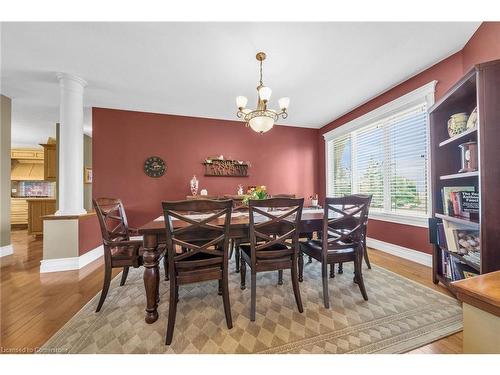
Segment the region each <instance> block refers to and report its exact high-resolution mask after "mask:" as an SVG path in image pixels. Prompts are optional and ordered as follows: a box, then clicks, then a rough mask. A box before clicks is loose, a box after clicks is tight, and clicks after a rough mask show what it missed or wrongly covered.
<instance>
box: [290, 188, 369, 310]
mask: <svg viewBox="0 0 500 375" xmlns="http://www.w3.org/2000/svg"><path fill="white" fill-rule="evenodd" d="M371 199H372V197H371V195H367V196H356V195H350V196H345V197H339V198H326V199H325V211H324V217H323V230H322V238H321V240H308V241H303V242H301V243H300V255H299V280H302V279H303V271H304V261H303V254H306V255H308V256H310V257H312V258H314V259H316V260H317V261H319V262H321V279H322V283H323V302H324V305H325V308H329V307H330V299H329V296H328V265H329V264H330V265H333V264H335V263H346V262H354V282H355V283H357V284H358V286H359V289H360V291H361V294H362V296H363V299H364V300H366V301H367V300H368V295H367V293H366V288H365V284H364V281H363V273H362V268H361V263H362V261H363V252H364V250H363V241H364V240H363V234H364V233H366V224H367V220H368V219H367V217H368V210H369V207H370V202H371ZM330 212H333V215H330Z"/></svg>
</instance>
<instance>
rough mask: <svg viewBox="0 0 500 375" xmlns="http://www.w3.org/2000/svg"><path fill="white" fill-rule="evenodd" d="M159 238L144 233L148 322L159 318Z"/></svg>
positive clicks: (146, 317) (146, 319)
mask: <svg viewBox="0 0 500 375" xmlns="http://www.w3.org/2000/svg"><path fill="white" fill-rule="evenodd" d="M157 245H158V238H157V236H156V235H155V234H145V235H144V255H143V259H144V287H145V289H146V316H145V321H146V323H148V324H151V323H154V322H156V320H157V319H158V310H157V308H158V302H159V293H158V288H159V282H160V267H159V266H158V264H159V258H160V254H159V253H158V251H157Z"/></svg>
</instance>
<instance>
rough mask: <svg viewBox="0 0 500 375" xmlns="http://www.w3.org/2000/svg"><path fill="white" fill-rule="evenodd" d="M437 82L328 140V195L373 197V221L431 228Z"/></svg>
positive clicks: (352, 123) (368, 116)
mask: <svg viewBox="0 0 500 375" xmlns="http://www.w3.org/2000/svg"><path fill="white" fill-rule="evenodd" d="M434 86H435V82H431V83H430V84H428V85H426V86H424V87H423V88H420V89H417V90H415V91H414V92H412V93H410V94H407V95H405V96H404V97H401V98H399V99H397V100H395V101H394V102H391V103H389V104H386V105H385V106H383V107H380V108H379V109H377V110H375V111H373V112H371V113H369V114H367V115H364V116H362V117H361V118H358V119H356V120H354V121H352V122H351V123H348V124H346V125H344V126H341V127H339V128H337V129H334V130H332V131H331V132H329V133H327V134H325V140H326V158H327V160H326V167H327V171H326V172H327V173H326V176H327V181H326V183H327V194H328V196H342V195H345V194H355V193H362V194H372V195H373V198H372V204H371V207H370V217H372V218H376V219H381V220H388V221H395V222H399V223H404V224H411V225H418V226H426V225H427V217H428V212H429V208H430V207H429V206H430V200H429V193H428V192H429V190H430V189H429V186H428V176H429V170H428V160H429V155H428V115H427V109H428V107H429V106H430V105H431V104H432V103H433V100H434Z"/></svg>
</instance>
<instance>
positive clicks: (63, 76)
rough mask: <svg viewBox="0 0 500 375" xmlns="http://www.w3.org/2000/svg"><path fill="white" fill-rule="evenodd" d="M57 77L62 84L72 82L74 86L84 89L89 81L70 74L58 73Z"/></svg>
mask: <svg viewBox="0 0 500 375" xmlns="http://www.w3.org/2000/svg"><path fill="white" fill-rule="evenodd" d="M56 77H57V79H58V80H59V82H60V83H61V84H64V83H66V82H68V83H69V82H71V83H73V84H75V83H76V84H78V85H79V86H80V87H81V88H84V87H85V86H87V81H85V80H84V79H83V78H80V77H78V76H75V75H74V74H69V73H62V72H59V73H56Z"/></svg>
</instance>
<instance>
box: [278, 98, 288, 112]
mask: <svg viewBox="0 0 500 375" xmlns="http://www.w3.org/2000/svg"><path fill="white" fill-rule="evenodd" d="M278 105H279V107H280V109H281V110H283V111H285V110H286V109H288V106H289V105H290V98H287V97H284V98H280V100H278Z"/></svg>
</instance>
